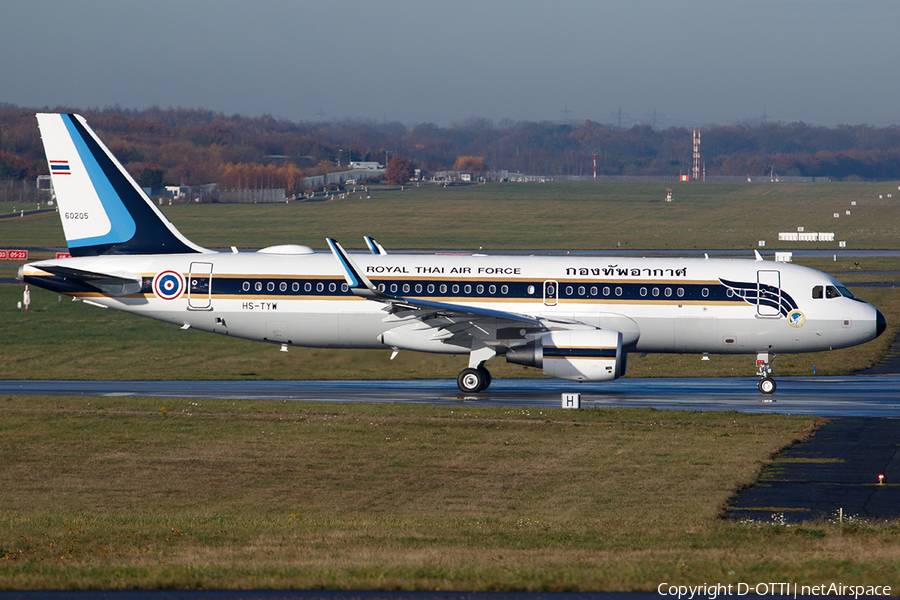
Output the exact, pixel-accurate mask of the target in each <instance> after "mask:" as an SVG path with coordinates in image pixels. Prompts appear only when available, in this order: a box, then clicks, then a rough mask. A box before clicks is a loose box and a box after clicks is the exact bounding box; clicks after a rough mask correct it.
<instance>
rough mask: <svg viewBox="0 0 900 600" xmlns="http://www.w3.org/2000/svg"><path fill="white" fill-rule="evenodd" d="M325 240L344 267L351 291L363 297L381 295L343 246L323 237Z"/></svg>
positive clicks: (345, 277)
mask: <svg viewBox="0 0 900 600" xmlns="http://www.w3.org/2000/svg"><path fill="white" fill-rule="evenodd" d="M325 241H326V242H328V247H329V248H331V253H332V254H334V257H335V258H336V259H337V261H338V263H340V265H341V267H342V268H343V269H344V279H345V280H347V285H349V286H350V291H351V292H353V293H354V294H356V295H357V296H362V297H364V298H374V297H379V296H381V294H380V293H379V292H378V289H377V288H376V287H375V286H374V285H373V284H372V282H371V281H369V278H368V277H366V276H365V275H363V273H362V271H361V270H360V268H359V267H358V266H357V265H356V263H355V262H354V261H353V259H352V258H350V255H349V254H347V251H346V250H344V248H343V247H342V246H341V245H340V244H339V243H337V242H336V241H334V240H333V239H331V238H325Z"/></svg>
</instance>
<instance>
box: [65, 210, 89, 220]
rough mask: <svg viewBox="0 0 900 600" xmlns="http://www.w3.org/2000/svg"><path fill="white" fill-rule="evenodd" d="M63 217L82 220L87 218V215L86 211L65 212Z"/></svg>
mask: <svg viewBox="0 0 900 600" xmlns="http://www.w3.org/2000/svg"><path fill="white" fill-rule="evenodd" d="M65 218H66V219H68V220H75V219H82V220H83V219H88V218H89V217H88V214H87V213H86V212H67V213H66V214H65Z"/></svg>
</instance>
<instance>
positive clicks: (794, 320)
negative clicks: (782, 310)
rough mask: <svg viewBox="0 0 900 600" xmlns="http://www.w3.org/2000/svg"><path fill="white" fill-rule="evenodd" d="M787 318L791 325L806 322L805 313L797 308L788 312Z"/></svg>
mask: <svg viewBox="0 0 900 600" xmlns="http://www.w3.org/2000/svg"><path fill="white" fill-rule="evenodd" d="M787 318H788V323H789V324H790V326H791V327H803V324H804V323H806V315H804V314H803V313H802V312H800V311H799V310H792V311H791V312H789V313H788V316H787Z"/></svg>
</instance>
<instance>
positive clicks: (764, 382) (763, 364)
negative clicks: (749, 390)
mask: <svg viewBox="0 0 900 600" xmlns="http://www.w3.org/2000/svg"><path fill="white" fill-rule="evenodd" d="M776 356H777V355H776V354H773V355H772V359H771V360H770V359H769V353H768V352H760V353H759V354H757V355H756V374H757V375H758V376H759V392H760V393H761V394H765V395H769V394H771V393H772V392H774V391H775V388H776V387H777V386H776V385H775V380H774V379H772V378H771V377H770V375H771V374H772V369H771V368H769V365H770V364H771V362H772V361H774V360H775V357H776Z"/></svg>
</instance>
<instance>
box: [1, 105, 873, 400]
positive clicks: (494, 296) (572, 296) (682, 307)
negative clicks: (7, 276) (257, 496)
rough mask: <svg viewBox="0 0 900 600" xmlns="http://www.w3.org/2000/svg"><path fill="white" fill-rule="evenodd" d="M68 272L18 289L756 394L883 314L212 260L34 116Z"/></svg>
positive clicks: (820, 304)
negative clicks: (688, 363) (678, 367)
mask: <svg viewBox="0 0 900 600" xmlns="http://www.w3.org/2000/svg"><path fill="white" fill-rule="evenodd" d="M37 120H38V125H39V127H40V132H41V137H42V140H43V144H44V149H45V152H46V155H47V161H48V165H49V167H50V174H51V179H52V183H53V188H54V190H55V193H56V198H57V201H58V208H59V214H60V217H61V220H62V224H63V230H64V233H65V237H66V241H67V243H68V246H69V251H70V255H71V257H70V258H61V259H54V260H44V261H39V262H33V263H29V264H26V265H24V266H22V267H21V268H20V270H19V273H18V279H19V280H20V281H21V282H23V283H26V284H31V285H35V286H38V287H42V288H46V289H48V290H52V291H54V292H57V293H60V294H66V295H69V296H72V297H73V298H74V299H75V300H81V301H83V302H85V303H88V304H92V305H96V306H100V307H106V308H114V309H118V310H123V311H126V312H129V313H133V314H136V315H142V316H146V317H150V318H153V319H158V320H160V321H164V322H167V323H172V324H175V325H177V326H179V327H181V328H182V329H188V328H193V329H200V330H203V331H208V332H212V333H218V334H222V335H228V336H233V337H239V338H245V339H250V340H257V341H261V342H267V343H270V344H277V345H280V346H281V349H282V350H287V349H288V347H290V346H306V347H319V348H361V349H391V350H393V353H392V358H393V357H394V356H396V353H397V352H399V351H400V350H413V351H420V352H435V353H446V354H464V355H468V357H469V360H468V366H467V367H466V368H465V369H463V370H462V372H460V374H459V376H458V378H457V384H458V387H459V389H460V390H461V391H462V392H463V393H466V394H474V393H478V392H482V391H484V390H485V389H487V388H488V386H489V385H490V384H491V374H490V372H489V371H488V370H487V369H486V368H485V366H484V365H485V362H486V361H488V360H490V359H492V358H495V357H499V356H505V358H506V360H507V362H510V363H514V364H519V365H526V366H529V367H535V368H538V369H541V370H542V371H543V373H544V374H545V375H548V376H552V377H558V378H562V379H566V380H571V381H578V382H586V381H592V382H593V381H609V380H614V379H617V378H619V377H621V376H623V375H624V374H625V372H626V367H627V357H628V354H629V353H634V352H638V353H697V354H703V355H704V356H706V355H708V354H749V355H756V361H757V362H756V364H757V376H758V377H759V384H758V387H759V391H760V392H761V393H762V394H771V393H773V392H774V391H775V388H776V383H775V380H774V379H773V377H772V373H773V370H772V368H771V366H770V365H771V361H772V360H773V359H774V357H775V356H776V355H777V354H787V353H798V352H818V351H823V350H831V349H836V348H845V347H849V346H854V345H857V344H862V343H864V342H867V341H870V340H873V339H875V338H876V337H878V336H879V335H881V334H882V333H883V332H884V330H885V327H886V322H885V318H884V315H883V314H882V313H881V312H880V311H879V310H877V309H876V308H875V307H873V306H871V305H869V304H867V303H866V302H863V301H861V300H859V299H857V298H855V297H854V296H853V295H852V294H851V293H850V292H849V291H848V290H847V288H846V287H845V286H843V285H842V284H841V283H840V282H839V281H837V280H836V279H834V278H833V277H830V276H829V275H827V274H824V273H821V272H818V271H815V270H813V269H809V268H806V267H801V266H798V265H793V264H788V263H774V262H769V261H764V260H763V259H762V257H761V256H760V255H759V253H758V252H755V259H753V260H751V259H739V260H731V259H710V258H708V257H707V258H634V257H614V258H609V257H600V256H580V257H573V256H499V255H476V254H471V255H461V254H452V253H448V254H435V255H424V254H414V255H413V254H399V253H398V254H391V253H388V252H387V251H385V249H384V248H383V247H382V246H381V245H380V244H378V243H377V242H376V241H375V240H374V239H372V238H370V237H368V236H366V238H365V241H366V245H367V247H368V252H367V253H352V254H351V253H349V252H347V251H346V250H345V249H344V248H343V246H341V244H339V243H338V242H336V241H334V240H332V239H326V242H327V244H328V248H329V251H328V252H316V251H314V250H313V249H311V248H310V247H308V246H302V245H293V244H288V245H278V246H271V247H267V248H263V249H261V250H258V251H256V252H239V251H238V250H237V249H236V248H234V247H232V248H231V251H225V252H221V251H215V250H210V249H206V248H203V247H201V246H198V245H197V244H195V243H193V242H191V241H190V240H188V239H187V238H186V237H185V236H183V235H182V234H181V233H180V232H179V231H178V230H177V229H176V228H175V226H174V225H173V224H172V223H171V222H170V221H169V220H168V219H167V218H166V217H165V216H164V215H163V214H162V212H160V210H159V209H158V208H157V207H156V206H155V205H154V204H153V202H152V201H151V200H150V198H149V197H148V196H147V195H146V194H145V193H144V191H143V190H142V189H141V188H140V186H138V185H137V183H136V182H135V181H134V179H133V178H132V177H131V176H130V175H129V174H128V172H127V171H126V170H125V169H124V168H123V166H122V165H121V164H120V163H119V161H118V160H116V158H115V157H114V156H113V155H112V153H111V152H110V151H109V149H108V148H107V147H106V146H105V145H104V144H103V142H102V141H101V140H100V139H99V137H98V136H97V135H96V134H95V133H94V131H93V130H92V129H91V128H90V127H89V126H88V124H87V122H86V120H85V119H84V118H83V117H81V116H79V115H74V114H45V113H41V114H38V115H37Z"/></svg>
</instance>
